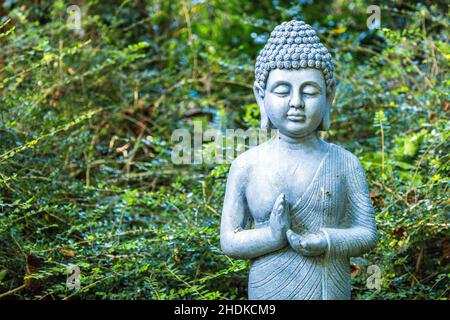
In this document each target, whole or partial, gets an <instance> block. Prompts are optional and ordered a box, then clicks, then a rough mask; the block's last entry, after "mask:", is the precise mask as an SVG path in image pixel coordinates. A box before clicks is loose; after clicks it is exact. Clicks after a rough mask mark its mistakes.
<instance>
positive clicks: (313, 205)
mask: <svg viewBox="0 0 450 320" xmlns="http://www.w3.org/2000/svg"><path fill="white" fill-rule="evenodd" d="M329 146H330V147H329V150H328V152H327V154H326V155H325V157H324V158H323V159H322V162H321V163H320V165H319V167H318V169H317V171H316V173H315V175H314V177H313V180H312V181H311V184H310V185H309V186H308V188H307V190H306V191H305V193H303V195H302V196H301V197H300V198H299V199H298V200H297V201H295V204H294V205H293V206H292V207H291V208H290V215H291V221H292V223H291V224H292V226H291V229H292V230H293V231H294V232H297V233H299V234H303V233H305V232H316V233H322V234H323V235H324V236H325V237H326V239H327V243H328V248H327V251H326V253H325V254H323V255H321V256H317V257H306V256H303V255H301V254H299V253H297V252H295V251H294V250H293V249H292V248H291V247H290V246H289V245H288V246H286V247H285V248H283V249H280V250H278V251H276V252H272V253H269V254H266V255H264V256H261V257H258V258H256V259H255V260H253V261H252V264H251V268H250V274H249V286H248V290H249V299H264V300H269V299H277V300H289V299H295V300H309V299H312V300H328V299H333V300H334V299H339V300H341V299H342V300H343V299H350V292H351V275H350V261H349V260H350V257H351V256H358V255H361V254H363V253H365V252H367V251H369V250H370V249H371V248H372V247H373V246H374V245H375V244H376V242H377V230H376V224H375V219H374V216H373V209H372V203H371V200H370V195H369V190H368V187H367V182H366V179H365V175H364V171H363V168H362V166H361V164H360V162H359V160H358V159H357V158H356V157H355V156H354V155H353V154H351V153H350V152H348V151H346V150H345V149H343V148H341V147H339V146H337V145H335V144H331V143H330V144H329ZM266 223H267V221H266ZM260 226H262V225H260ZM256 227H258V225H257V226H256Z"/></svg>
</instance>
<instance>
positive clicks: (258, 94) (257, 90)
mask: <svg viewBox="0 0 450 320" xmlns="http://www.w3.org/2000/svg"><path fill="white" fill-rule="evenodd" d="M253 93H254V94H255V99H256V103H257V104H258V107H259V114H260V115H261V129H262V130H271V129H272V127H273V125H272V122H271V121H270V120H269V117H268V116H267V112H266V108H265V107H264V89H263V88H261V87H260V86H259V84H258V83H257V82H256V81H255V84H254V85H253Z"/></svg>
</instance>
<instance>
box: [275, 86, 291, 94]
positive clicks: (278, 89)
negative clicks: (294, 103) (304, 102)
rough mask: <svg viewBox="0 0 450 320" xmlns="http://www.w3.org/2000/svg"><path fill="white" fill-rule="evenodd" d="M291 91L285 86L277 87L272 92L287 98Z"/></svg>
mask: <svg viewBox="0 0 450 320" xmlns="http://www.w3.org/2000/svg"><path fill="white" fill-rule="evenodd" d="M290 91H291V90H290V88H289V86H287V85H285V84H282V85H279V86H276V87H275V88H274V89H273V90H272V92H273V93H275V94H276V95H279V96H286V95H288V94H289V93H290Z"/></svg>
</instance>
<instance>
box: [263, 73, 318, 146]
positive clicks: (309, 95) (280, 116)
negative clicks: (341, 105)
mask: <svg viewBox="0 0 450 320" xmlns="http://www.w3.org/2000/svg"><path fill="white" fill-rule="evenodd" d="M264 107H265V110H266V112H267V116H268V117H269V119H270V121H271V122H272V123H273V124H274V126H275V127H276V128H278V130H279V131H280V132H281V133H283V134H284V135H287V136H291V137H303V136H306V135H308V134H310V133H312V132H314V131H316V130H317V128H318V126H319V124H320V122H321V121H322V118H323V116H324V114H325V111H326V107H327V101H326V85H325V79H324V77H323V75H322V72H321V71H320V70H317V69H313V68H311V69H299V70H286V69H274V70H272V71H270V73H269V77H268V79H267V83H266V89H265V93H264Z"/></svg>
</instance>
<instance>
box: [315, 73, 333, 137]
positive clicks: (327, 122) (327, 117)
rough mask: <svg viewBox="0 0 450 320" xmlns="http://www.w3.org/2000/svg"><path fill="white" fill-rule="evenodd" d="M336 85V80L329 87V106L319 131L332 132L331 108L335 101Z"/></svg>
mask: <svg viewBox="0 0 450 320" xmlns="http://www.w3.org/2000/svg"><path fill="white" fill-rule="evenodd" d="M335 88H336V84H335V82H334V80H332V81H331V83H330V84H328V86H327V106H326V110H325V113H324V115H323V118H322V122H320V125H319V128H318V129H319V130H320V131H328V130H330V126H331V115H330V113H331V106H332V105H333V101H334V93H335Z"/></svg>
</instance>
